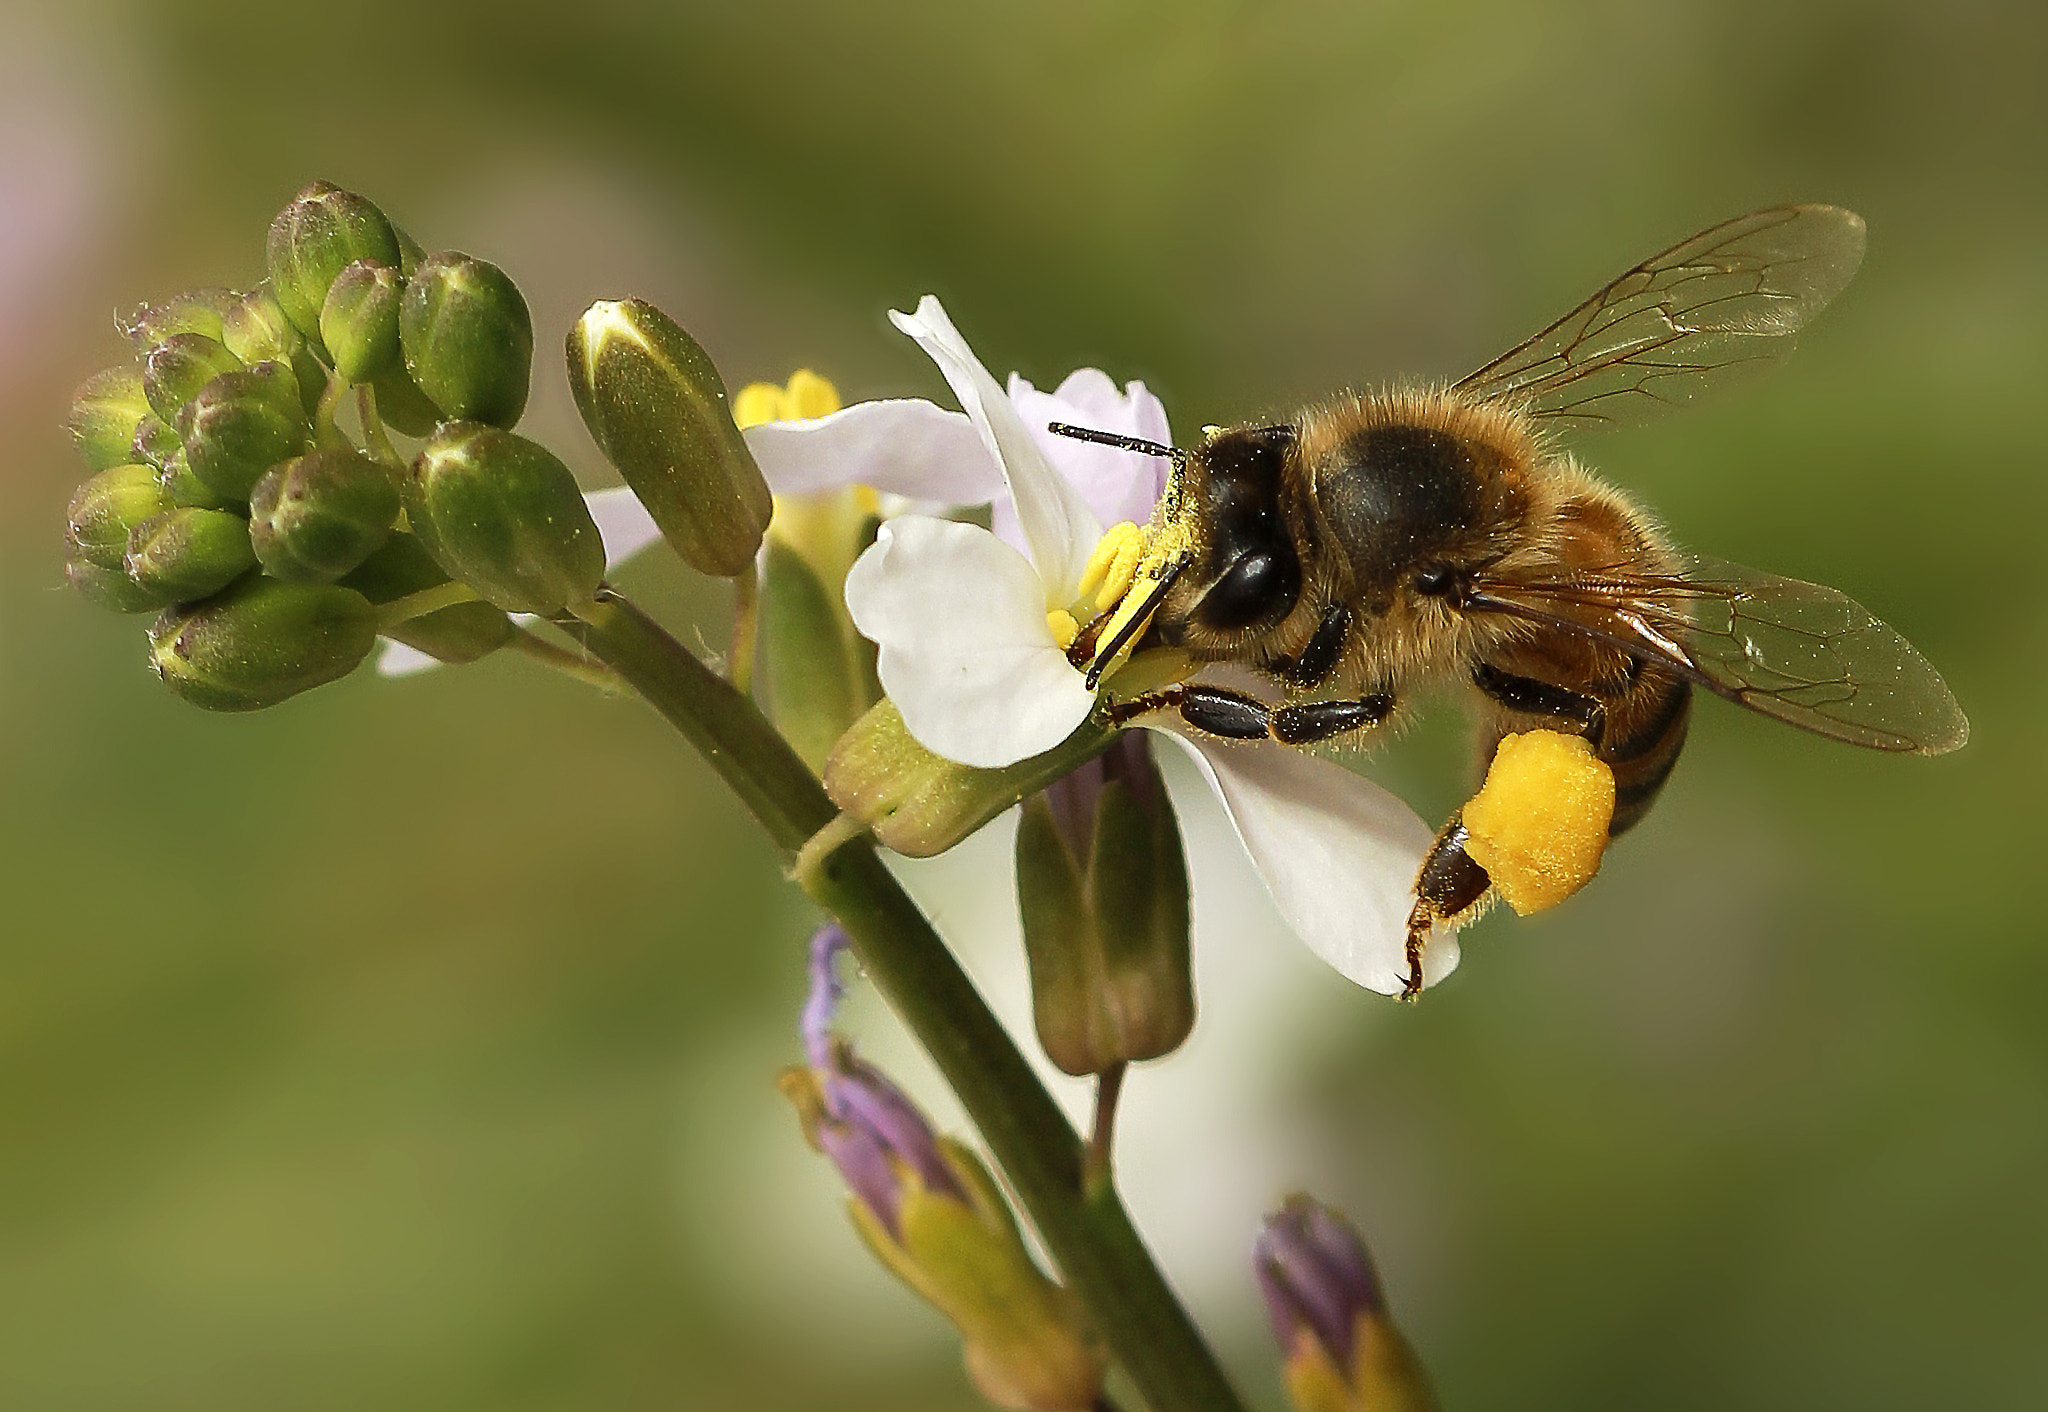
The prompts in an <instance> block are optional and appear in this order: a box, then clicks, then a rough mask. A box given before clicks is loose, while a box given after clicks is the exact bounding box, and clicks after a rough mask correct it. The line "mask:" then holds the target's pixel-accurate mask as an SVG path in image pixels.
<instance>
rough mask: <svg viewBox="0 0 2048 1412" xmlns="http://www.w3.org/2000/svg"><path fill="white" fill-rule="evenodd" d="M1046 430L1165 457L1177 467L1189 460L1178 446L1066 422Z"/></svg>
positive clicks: (1054, 424)
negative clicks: (1070, 424) (1164, 444)
mask: <svg viewBox="0 0 2048 1412" xmlns="http://www.w3.org/2000/svg"><path fill="white" fill-rule="evenodd" d="M1045 429H1046V430H1047V431H1049V432H1051V433H1052V434H1053V435H1054V436H1070V437H1072V438H1073V439H1074V440H1076V441H1092V442H1094V443H1095V444H1096V445H1097V446H1114V447H1116V448H1117V449H1118V450H1120V451H1135V452H1137V453H1138V454H1139V455H1140V456H1164V457H1166V458H1167V459H1168V460H1170V461H1172V462H1173V464H1174V465H1176V466H1178V465H1180V464H1181V463H1182V462H1184V461H1186V460H1187V458H1188V453H1187V452H1185V451H1183V450H1181V449H1180V448H1179V447H1178V446H1162V445H1160V444H1159V443H1158V442H1156V441H1147V440H1145V439H1144V438H1143V437H1140V436H1124V435H1122V434H1120V433H1118V432H1113V431H1097V430H1096V429H1095V428H1094V427H1076V426H1068V425H1067V424H1066V423H1065V422H1049V423H1047V424H1046V428H1045Z"/></svg>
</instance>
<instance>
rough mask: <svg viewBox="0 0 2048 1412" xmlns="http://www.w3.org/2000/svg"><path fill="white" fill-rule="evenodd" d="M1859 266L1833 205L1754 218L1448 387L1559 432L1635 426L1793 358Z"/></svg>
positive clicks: (1635, 276) (1641, 273)
mask: <svg viewBox="0 0 2048 1412" xmlns="http://www.w3.org/2000/svg"><path fill="white" fill-rule="evenodd" d="M1862 259H1863V218H1862V217H1861V216H1858V215H1857V214H1856V213H1855V212H1853V211H1845V210H1843V209H1841V208H1840V207H1839V206H1773V207H1771V208H1769V209H1768V210H1763V211H1754V212H1751V213H1750V214H1749V215H1747V216H1738V217H1736V218H1735V219H1734V220H1732V221H1724V222H1723V223H1722V224H1720V225H1717V226H1715V227H1713V228H1712V229H1710V230H1704V231H1701V232H1700V233H1699V234H1698V235H1696V236H1694V237H1693V238H1692V239H1690V240H1687V241H1685V242H1683V243H1682V244H1678V245H1674V246H1672V247H1671V248H1670V249H1669V250H1666V251H1665V252H1664V253H1663V254H1661V255H1653V256H1651V257H1650V258H1649V259H1647V260H1645V261H1643V263H1642V264H1640V265H1637V266H1636V267H1635V268H1634V269H1632V270H1630V271H1629V272H1628V273H1627V274H1624V275H1622V276H1621V277H1620V278H1619V279H1617V280H1615V281H1614V282H1613V283H1611V284H1609V285H1608V286H1607V287H1606V288H1604V289H1602V290H1601V291H1600V292H1599V293H1597V294H1595V295H1594V296H1593V297H1592V298H1591V299H1588V300H1587V301H1586V302H1585V303H1583V304H1581V305H1580V306H1579V307H1578V308H1576V309H1574V310H1572V311H1571V312H1570V313H1569V314H1566V315H1565V316H1564V317H1563V318H1561V319H1559V320H1558V321H1557V322H1556V323H1554V324H1552V325H1551V326H1550V327H1549V328H1546V329H1544V330H1543V332H1541V333H1539V334H1537V335H1536V336H1535V337H1534V338H1531V339H1529V340H1528V341H1527V342H1525V343H1521V344H1519V345H1517V346H1516V347H1514V348H1512V349H1510V350H1509V351H1508V352H1506V353H1503V354H1502V355H1501V356H1500V357H1498V358H1496V359H1494V360H1493V361H1492V362H1491V363H1488V364H1487V365H1486V366H1485V367H1483V368H1481V369H1479V371H1477V372H1475V373H1473V374H1471V375H1470V376H1468V377H1466V378H1464V379H1463V380H1462V381H1460V382H1459V383H1457V384H1456V387H1457V388H1458V389H1459V390H1461V391H1464V392H1468V393H1471V394H1473V395H1474V396H1476V397H1477V398H1478V399H1479V400H1481V401H1487V402H1491V401H1497V400H1508V401H1513V402H1515V403H1517V404H1519V405H1520V406H1522V407H1523V409H1524V410H1526V411H1527V412H1528V413H1529V415H1531V416H1533V417H1536V418H1539V419H1542V420H1549V421H1555V422H1558V423H1560V424H1562V425H1566V426H1616V425H1634V424H1635V423H1637V422H1641V421H1645V420H1648V419H1649V418H1651V417H1654V416H1657V415H1659V414H1660V413H1662V412H1665V411H1668V410H1669V409H1671V408H1672V407H1676V406H1682V405H1684V404H1685V403H1686V402H1689V401H1690V400H1692V398H1694V397H1696V396H1698V395H1699V394H1700V393H1701V392H1703V391H1705V390H1706V389H1707V388H1709V387H1712V386H1715V385H1718V384H1719V383H1721V382H1723V381H1726V380H1728V379H1729V378H1730V377H1732V376H1734V375H1737V374H1740V373H1742V372H1744V371H1747V370H1750V369H1754V368H1756V367H1759V366H1763V365H1768V364H1770V363H1774V362H1777V361H1778V360H1779V359H1781V358H1783V357H1784V356H1785V355H1786V354H1787V353H1789V352H1791V350H1792V335H1793V334H1794V333H1796V332H1798V331H1799V329H1801V328H1803V327H1804V326H1805V325H1806V323H1807V322H1808V321H1809V320H1810V319H1812V318H1813V316H1814V315H1815V314H1817V313H1819V312H1820V311H1821V309H1822V308H1824V307H1825V306H1826V305H1827V302H1828V301H1829V300H1830V299H1833V298H1834V297H1835V296H1836V295H1837V294H1839V293H1841V291H1842V288H1843V286H1845V285H1847V284H1848V283H1849V278H1850V276H1852V275H1853V274H1855V273H1856V266H1857V265H1858V264H1860V263H1861V262H1862Z"/></svg>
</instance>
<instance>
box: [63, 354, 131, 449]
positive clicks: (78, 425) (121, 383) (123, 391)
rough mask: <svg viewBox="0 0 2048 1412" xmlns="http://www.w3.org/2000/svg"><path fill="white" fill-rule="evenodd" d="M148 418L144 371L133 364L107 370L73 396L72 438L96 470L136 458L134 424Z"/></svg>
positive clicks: (98, 373)
mask: <svg viewBox="0 0 2048 1412" xmlns="http://www.w3.org/2000/svg"><path fill="white" fill-rule="evenodd" d="M147 415H149V401H148V399H147V398H146V397H145V396H144V394H143V391H142V369H140V368H138V367H136V366H135V365H134V364H133V363H121V364H119V365H117V366H115V367H111V368H104V369H102V370H101V371H99V372H96V373H94V374H93V375H92V376H91V377H89V378H87V379H86V380H85V382H84V383H83V384H82V385H81V386H80V387H79V389H78V391H76V392H74V393H72V394H71V439H72V440H73V441H74V442H76V443H77V445H78V454H79V455H81V456H83V457H84V458H85V464H86V465H88V466H90V467H91V468H92V469H93V470H95V471H104V470H106V469H108V468H109V467H112V466H125V465H127V464H129V463H130V462H131V461H133V460H134V459H135V456H134V451H133V449H132V448H133V446H134V444H135V424H136V423H137V422H139V421H140V420H142V418H143V417H145V416H147Z"/></svg>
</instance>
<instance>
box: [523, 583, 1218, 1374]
mask: <svg viewBox="0 0 2048 1412" xmlns="http://www.w3.org/2000/svg"><path fill="white" fill-rule="evenodd" d="M575 611H576V616H575V617H574V618H568V617H565V618H564V619H562V620H561V622H560V625H561V626H563V627H564V628H566V629H567V630H568V631H570V632H572V633H575V634H577V635H578V636H579V637H580V639H581V640H582V642H583V643H584V644H585V646H587V647H588V648H589V649H590V651H591V652H592V653H593V654H594V655H595V656H597V657H598V658H599V659H600V660H602V661H604V662H606V663H607V664H609V665H610V666H611V667H613V668H614V669H615V670H617V671H618V673H619V674H620V675H621V676H623V677H624V678H625V679H626V680H627V681H628V682H629V683H631V684H632V686H633V687H634V688H635V689H636V690H637V691H639V693H640V694H641V695H642V696H643V697H645V698H646V699H647V701H648V703H649V704H650V705H652V706H653V707H654V708H655V710H657V711H659V712H660V713H661V714H662V715H663V716H665V717H666V718H667V719H668V720H669V722H670V723H671V724H673V725H674V726H675V727H676V729H677V730H679V731H681V732H682V734H683V736H684V737H685V738H686V739H688V740H689V741H690V742H691V744H693V745H695V746H696V747H697V748H698V749H699V750H700V751H701V752H703V754H704V757H705V758H706V759H707V760H708V761H710V763H711V765H712V767H713V768H715V769H716V770H717V771H718V772H719V774H720V775H722V776H723V777H724V778H725V781H726V783H727V784H728V785H730V786H731V787H732V789H733V791H734V792H735V793H736V794H738V795H739V797H740V799H741V801H742V802H744V803H745V804H746V806H747V808H748V809H749V810H750V811H751V812H752V813H753V814H754V816H755V818H757V819H758V820H759V821H760V822H761V825H762V826H763V827H764V828H765V829H766V830H767V831H768V835H769V837H770V838H772V839H773V840H774V841H775V844H776V846H777V847H779V848H780V849H782V850H783V852H784V853H785V854H787V855H789V856H790V857H792V858H794V857H795V856H796V855H797V853H798V852H799V851H800V850H801V849H802V848H803V845H804V843H805V842H806V841H807V840H809V839H810V838H811V837H812V836H813V835H815V834H816V833H817V832H818V830H820V829H822V828H824V827H825V826H826V825H827V824H830V823H831V822H832V821H833V820H834V819H835V818H836V817H837V815H838V811H837V810H836V809H835V808H834V807H833V805H832V801H831V800H830V799H828V798H826V796H825V791H824V789H823V787H822V786H820V785H819V783H818V781H817V779H816V777H815V776H813V775H812V774H811V772H810V770H809V769H808V768H807V767H806V766H805V765H804V763H803V761H802V760H800V759H798V758H797V756H796V754H795V752H793V751H792V750H791V749H790V748H789V746H788V745H787V744H786V743H785V742H784V741H783V739H782V737H781V736H779V735H777V734H776V732H775V729H774V727H773V726H771V725H770V724H769V723H768V721H767V718H766V717H764V716H762V715H761V713H760V712H759V711H757V710H755V709H754V707H753V705H752V704H751V703H750V702H749V701H748V700H747V699H746V698H745V697H744V696H742V695H741V694H740V693H739V692H738V691H737V690H735V689H734V688H733V686H732V685H731V684H730V683H728V682H726V681H725V680H723V679H722V678H720V677H719V676H718V675H717V674H716V673H714V672H713V671H711V669H710V668H708V667H706V666H705V665H704V664H703V663H702V662H700V661H698V660H697V658H696V657H695V656H694V655H693V654H692V653H691V652H690V651H689V650H688V649H687V648H685V647H683V646H682V644H680V643H678V642H677V641H676V640H675V639H674V638H672V637H670V636H669V635H668V634H667V633H666V632H664V631H663V630H662V629H661V627H660V626H659V625H658V624H656V623H655V622H654V621H653V620H652V619H651V618H649V617H647V615H646V614H644V613H642V612H641V611H640V610H639V609H637V608H635V607H634V606H633V605H632V604H630V603H628V602H626V601H625V600H624V599H622V598H620V597H619V596H618V595H617V594H615V593H612V592H610V591H609V590H605V591H603V592H601V593H600V595H599V598H598V600H597V601H596V602H595V603H591V604H587V605H583V606H581V607H579V608H577V609H576V610H575ZM579 619H580V622H579V621H578V620H579ZM819 852H821V853H822V854H823V856H822V857H819V858H817V859H816V861H815V862H813V863H811V864H810V865H809V866H807V867H806V869H805V870H804V873H803V874H802V876H800V877H799V878H798V881H799V882H801V883H802V884H803V887H804V890H805V891H806V892H808V893H809V894H810V895H811V897H812V898H813V899H814V900H816V901H817V902H818V903H819V905H820V906H822V907H824V908H825V909H826V910H827V911H828V912H830V913H832V914H833V915H834V916H836V917H837V918H838V919H839V921H840V923H841V924H842V925H843V926H845V928H846V931H847V934H848V936H850V937H851V938H852V941H853V948H854V952H855V954H856V955H857V956H858V957H859V959H860V962H861V965H862V966H863V967H864V968H865V970H866V972H867V974H868V976H869V978H870V979H871V980H873V981H874V983H875V984H876V985H877V986H879V987H880V988H881V990H882V992H883V994H884V996H885V997H886V998H887V999H888V1001H889V1003H890V1004H891V1005H892V1006H893V1007H894V1008H895V1010H896V1012H897V1014H898V1015H900V1016H901V1017H902V1018H903V1021H904V1023H905V1024H907V1025H909V1026H910V1029H911V1031H912V1032H913V1033H914V1034H916V1036H917V1037H918V1039H919V1041H920V1042H921V1043H922V1044H923V1045H924V1047H925V1049H926V1050H927V1051H928V1052H929V1053H930V1054H931V1056H932V1059H933V1061H934V1062H935V1063H936V1064H937V1065H938V1067H939V1071H940V1072H941V1073H942V1074H944V1075H945V1078H946V1081H947V1082H948V1083H949V1084H950V1085H952V1088H953V1091H954V1092H955V1093H956V1094H958V1095H959V1098H960V1102H961V1103H962V1105H963V1106H965V1108H966V1109H967V1112H968V1113H969V1115H970V1116H972V1117H973V1119H974V1121H975V1125H976V1126H977V1127H978V1128H979V1129H980V1130H981V1135H982V1138H983V1140H984V1141H986V1142H987V1143H988V1145H989V1149H990V1151H991V1152H992V1153H993V1154H994V1155H995V1158H996V1161H997V1162H998V1163H999V1164H1000V1165H1001V1167H1002V1169H1003V1172H1004V1174H1005V1175H1006V1176H1008V1178H1009V1179H1010V1184H1011V1186H1012V1187H1013V1188H1014V1189H1015V1191H1016V1193H1017V1196H1018V1198H1019V1199H1020V1200H1021V1201H1022V1202H1023V1204H1024V1208H1025V1210H1026V1211H1027V1212H1029V1213H1030V1216H1031V1220H1032V1223H1033V1224H1034V1225H1035V1226H1036V1227H1037V1229H1038V1233H1039V1235H1040V1237H1041V1238H1043V1240H1044V1241H1045V1245H1046V1248H1047V1249H1048V1250H1049V1251H1051V1252H1052V1256H1053V1259H1054V1260H1055V1261H1056V1262H1058V1265H1059V1268H1060V1272H1061V1274H1062V1275H1063V1276H1064V1278H1065V1280H1066V1283H1067V1285H1068V1287H1069V1288H1071V1289H1072V1290H1073V1291H1074V1292H1075V1293H1076V1294H1077V1295H1078V1296H1080V1298H1081V1299H1082V1301H1083V1302H1085V1303H1086V1305H1087V1306H1088V1309H1089V1311H1090V1313H1091V1314H1093V1315H1094V1317H1095V1322H1096V1325H1097V1327H1098V1328H1100V1329H1101V1331H1102V1335H1103V1338H1104V1339H1105V1341H1106V1342H1107V1343H1108V1345H1109V1349H1110V1352H1111V1354H1112V1355H1113V1356H1114V1357H1115V1358H1116V1360H1117V1361H1118V1363H1119V1364H1121V1365H1122V1367H1123V1369H1124V1371H1125V1372H1126V1373H1127V1374H1128V1375H1129V1377H1130V1379H1131V1381H1132V1383H1133V1384H1134V1385H1135V1386H1136V1387H1137V1389H1138V1391H1139V1392H1140V1393H1141V1394H1142V1395H1143V1396H1144V1398H1145V1401H1146V1402H1147V1404H1148V1405H1149V1406H1150V1407H1151V1408H1152V1412H1242V1407H1243V1404H1242V1403H1241V1402H1239V1400H1238V1398H1237V1395H1236V1393H1235V1392H1233V1391H1232V1389H1231V1387H1230V1384H1229V1382H1228V1380H1227V1379H1226V1378H1225V1377H1224V1375H1223V1371H1222V1369H1221V1368H1220V1367H1219V1366H1218V1365H1217V1362H1216V1359H1215V1356H1214V1354H1212V1353H1211V1352H1210V1350H1209V1348H1208V1346H1207V1345H1206V1344H1205V1343H1203V1341H1202V1337H1201V1334H1200V1333H1199V1332H1197V1330H1196V1329H1195V1326H1194V1322H1193V1321H1192V1320H1191V1319H1190V1318H1189V1317H1188V1315H1187V1312H1186V1311H1185V1310H1184V1309H1182V1308H1181V1306H1180V1303H1179V1301H1178V1300H1176V1299H1175V1298H1174V1295H1173V1291H1172V1290H1171V1289H1170V1288H1169V1287H1168V1286H1167V1284H1166V1280H1165V1278H1164V1277H1163V1276H1162V1275H1161V1274H1160V1272H1159V1268H1158V1266H1157V1265H1156V1264H1155V1263H1154V1262H1153V1260H1152V1256H1151V1253H1150V1252H1149V1251H1147V1250H1146V1249H1145V1245H1144V1242H1143V1241H1142V1240H1141V1239H1140V1238H1139V1236H1138V1233H1137V1231H1136V1229H1135V1228H1134V1227H1133V1226H1132V1225H1131V1220H1130V1216H1129V1214H1128V1213H1127V1212H1126V1211H1125V1210H1124V1207H1123V1203H1122V1201H1121V1200H1120V1199H1119V1197H1118V1196H1117V1193H1116V1190H1115V1188H1114V1187H1113V1186H1112V1185H1111V1184H1109V1183H1107V1182H1103V1183H1100V1184H1098V1185H1096V1186H1094V1187H1093V1188H1092V1189H1090V1188H1089V1187H1087V1186H1086V1185H1084V1182H1083V1165H1084V1152H1083V1145H1082V1142H1081V1139H1080V1138H1079V1137H1078V1136H1077V1135H1076V1134H1075V1132H1074V1129H1073V1127H1072V1126H1071V1125H1069V1124H1068V1122H1067V1120H1066V1117H1065V1116H1064V1115H1063V1114H1062V1113H1061V1112H1060V1110H1059V1107H1058V1105H1057V1104H1055V1103H1054V1102H1053V1100H1052V1096H1051V1095H1050V1094H1048V1093H1047V1092H1046V1091H1045V1087H1044V1085H1043V1084H1041V1083H1040V1082H1039V1081H1038V1076H1037V1075H1036V1074H1034V1073H1033V1072H1032V1069H1031V1066H1030V1064H1029V1063H1028V1062H1027V1061H1026V1060H1025V1058H1024V1056H1023V1055H1022V1054H1021V1053H1019V1052H1018V1050H1017V1047H1016V1045H1015V1044H1014V1043H1012V1042H1011V1040H1010V1036H1009V1034H1008V1032H1007V1031H1005V1030H1004V1029H1003V1027H1002V1024H1001V1022H999V1021H998V1020H997V1019H996V1017H995V1015H994V1014H993V1013H991V1012H990V1010H989V1008H988V1006H987V1004H986V1003H985V1002H984V1001H983V1000H982V998H981V996H980V994H979V993H978V992H977V991H976V990H975V989H974V984H973V982H972V981H970V980H968V978H967V974H966V972H964V971H962V970H961V969H960V964H959V962H958V961H957V960H955V959H954V956H953V953H952V952H951V951H950V950H949V949H948V948H947V946H946V944H945V942H944V941H942V940H941V939H940V937H939V935H938V933H937V932H935V931H933V930H932V927H931V923H930V922H928V921H926V920H925V917H924V914H923V913H922V912H920V911H919V910H918V908H917V904H916V903H914V902H912V901H911V900H910V897H909V895H908V894H907V893H905V892H904V891H903V889H902V887H901V886H899V885H898V883H897V882H896V879H895V878H894V877H893V876H892V875H891V874H890V872H889V870H888V868H887V867H886V866H885V865H884V864H883V862H882V860H881V858H880V857H879V856H877V854H876V853H875V850H874V847H873V845H872V844H871V843H870V842H869V841H868V840H867V839H866V838H864V837H857V838H855V839H853V840H852V841H849V842H847V843H844V844H842V845H841V846H840V847H838V848H837V849H830V850H819Z"/></svg>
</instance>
